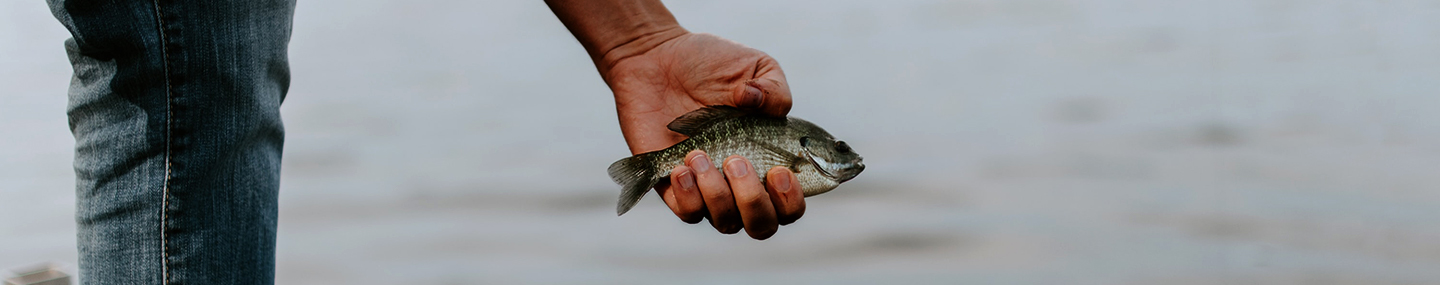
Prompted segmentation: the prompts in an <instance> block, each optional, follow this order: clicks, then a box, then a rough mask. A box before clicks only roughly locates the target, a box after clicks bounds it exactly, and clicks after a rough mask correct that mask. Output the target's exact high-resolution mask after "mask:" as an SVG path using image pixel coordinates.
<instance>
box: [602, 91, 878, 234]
mask: <svg viewBox="0 0 1440 285" xmlns="http://www.w3.org/2000/svg"><path fill="white" fill-rule="evenodd" d="M668 127H669V128H670V130H672V131H675V132H677V133H680V134H684V135H687V136H689V138H687V139H685V140H684V141H681V142H680V143H677V144H675V145H672V146H670V147H668V148H665V149H662V150H658V151H653V152H647V153H642V154H637V155H635V156H631V157H627V158H625V159H621V160H619V161H616V162H615V163H613V164H611V165H610V168H609V173H610V178H611V179H612V180H615V183H617V184H620V185H621V186H622V187H623V188H622V189H621V192H620V201H619V203H618V205H616V212H617V214H620V215H623V214H625V212H627V211H629V210H630V208H632V207H634V206H635V203H637V202H639V201H640V198H642V197H644V195H645V193H647V192H649V191H650V189H651V188H653V187H655V184H656V183H659V182H661V181H667V180H668V179H669V177H670V170H671V169H674V168H675V166H679V165H683V164H685V162H684V160H685V155H686V154H688V153H690V151H693V150H697V149H698V150H702V151H705V153H706V154H707V155H708V156H709V157H710V159H711V160H712V161H711V162H712V163H714V165H716V166H719V165H722V161H723V160H724V159H725V158H727V157H730V156H731V155H740V156H743V157H745V158H746V159H748V160H750V163H751V165H753V166H754V167H755V173H757V174H759V175H760V179H761V181H764V179H765V174H766V172H768V171H769V170H770V168H772V167H775V166H783V167H786V168H789V169H790V171H792V172H794V173H795V177H796V179H797V180H798V181H797V182H798V183H799V184H800V188H801V190H802V191H803V192H804V194H805V196H806V197H809V196H814V195H819V194H821V193H825V192H829V191H830V190H833V189H835V187H837V186H839V185H840V183H843V182H845V181H849V180H850V179H853V178H855V176H856V175H859V174H860V172H861V171H863V170H864V169H865V164H864V163H863V159H862V158H861V157H860V155H859V154H856V153H855V151H854V150H852V149H850V146H849V145H848V144H846V143H845V142H843V141H839V140H836V139H835V137H834V136H831V135H830V133H828V132H826V131H825V129H822V128H820V127H819V126H816V125H815V124H813V123H810V122H808V121H805V120H801V119H799V118H795V117H786V118H774V117H767V116H761V115H753V114H748V113H746V112H744V111H741V110H739V109H735V108H733V107H726V106H710V107H705V108H702V109H699V110H695V111H692V112H690V113H687V114H685V115H683V116H680V118H677V119H675V121H673V122H670V125H669V126H668Z"/></svg>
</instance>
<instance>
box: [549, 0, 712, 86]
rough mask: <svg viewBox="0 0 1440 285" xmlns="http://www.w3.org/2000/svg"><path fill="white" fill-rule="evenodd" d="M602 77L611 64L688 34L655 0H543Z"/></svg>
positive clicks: (663, 6) (662, 5)
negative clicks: (588, 56) (582, 48)
mask: <svg viewBox="0 0 1440 285" xmlns="http://www.w3.org/2000/svg"><path fill="white" fill-rule="evenodd" d="M545 3H546V4H547V5H549V6H550V10H551V11H552V12H554V13H555V16H556V17H558V18H559V19H560V22H561V23H563V24H565V28H566V29H569V30H570V33H571V34H573V35H575V39H576V40H578V41H580V45H582V46H584V47H585V51H586V53H588V54H589V55H590V60H591V61H593V62H594V63H595V67H596V68H597V69H599V71H600V74H601V75H602V76H603V75H605V74H606V73H608V72H609V70H610V68H611V67H613V66H614V65H615V63H617V62H620V61H621V60H624V59H625V58H629V57H633V56H636V55H640V54H644V53H646V52H648V51H650V50H651V49H654V48H655V47H657V46H660V45H661V44H663V43H665V42H666V41H669V40H671V39H674V38H677V37H680V36H682V35H685V34H687V33H689V32H688V31H686V30H685V29H684V28H681V27H680V23H679V22H677V21H676V20H675V16H673V15H671V14H670V10H667V9H665V5H664V4H661V3H660V1H658V0H640V1H624V0H546V1H545Z"/></svg>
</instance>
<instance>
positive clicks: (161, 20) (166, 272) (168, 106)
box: [152, 0, 175, 284]
mask: <svg viewBox="0 0 1440 285" xmlns="http://www.w3.org/2000/svg"><path fill="white" fill-rule="evenodd" d="M152 3H155V23H156V32H157V33H158V34H159V35H160V60H161V65H160V66H162V67H163V68H164V72H165V179H164V183H163V184H162V186H161V190H160V283H161V284H170V244H169V239H170V237H169V236H168V235H167V234H166V231H167V228H168V226H169V223H168V221H169V215H168V213H169V211H170V171H171V165H170V159H171V153H170V151H171V144H172V143H173V141H172V139H171V133H172V131H171V122H173V121H174V120H175V112H174V110H173V108H172V105H173V103H174V86H172V85H171V84H170V83H171V82H170V77H171V75H172V74H170V43H169V41H168V39H166V37H165V17H164V14H162V13H161V12H160V0H154V1H152Z"/></svg>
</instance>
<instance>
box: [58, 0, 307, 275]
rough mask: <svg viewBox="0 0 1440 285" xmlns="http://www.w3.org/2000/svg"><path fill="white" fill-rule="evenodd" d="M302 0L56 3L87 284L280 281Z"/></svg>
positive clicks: (82, 271) (82, 267) (63, 0)
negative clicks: (280, 220)
mask: <svg viewBox="0 0 1440 285" xmlns="http://www.w3.org/2000/svg"><path fill="white" fill-rule="evenodd" d="M294 4H295V3H294V2H293V0H253V1H246V0H239V1H214V0H211V1H168V0H158V1H95V0H68V1H67V0H51V1H50V6H51V10H52V11H53V12H54V14H55V17H56V18H57V19H59V20H60V22H61V23H62V24H64V25H65V27H66V28H67V29H69V31H70V33H71V35H72V36H73V38H71V39H70V40H67V41H66V42H65V47H66V50H67V51H68V53H69V56H70V61H71V63H72V65H73V67H74V70H75V74H74V78H73V80H72V82H71V86H70V103H69V107H68V110H67V112H68V114H69V119H70V128H71V132H72V133H73V134H74V135H75V142H76V149H75V173H76V184H77V185H76V198H77V200H78V201H77V207H76V208H77V213H76V222H77V224H78V230H79V236H78V241H79V245H78V246H79V251H80V275H81V281H82V283H83V284H272V283H274V272H275V269H274V268H275V230H276V227H275V224H276V215H277V208H276V203H277V196H276V195H277V192H278V189H279V182H280V180H279V177H280V155H281V149H282V147H281V146H282V144H283V141H284V130H283V127H282V126H281V122H280V102H281V101H282V100H283V99H284V97H285V92H286V89H287V88H288V87H289V76H290V75H289V65H288V63H287V60H286V45H287V44H288V42H289V39H290V23H291V18H292V16H293V13H294Z"/></svg>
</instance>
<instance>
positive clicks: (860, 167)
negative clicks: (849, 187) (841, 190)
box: [837, 161, 865, 183]
mask: <svg viewBox="0 0 1440 285" xmlns="http://www.w3.org/2000/svg"><path fill="white" fill-rule="evenodd" d="M861 171H865V163H864V162H859V161H857V162H855V167H851V168H846V169H845V171H843V172H845V173H844V175H842V176H841V177H840V178H839V179H837V180H838V181H840V183H845V181H850V179H855V176H860V172H861Z"/></svg>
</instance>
